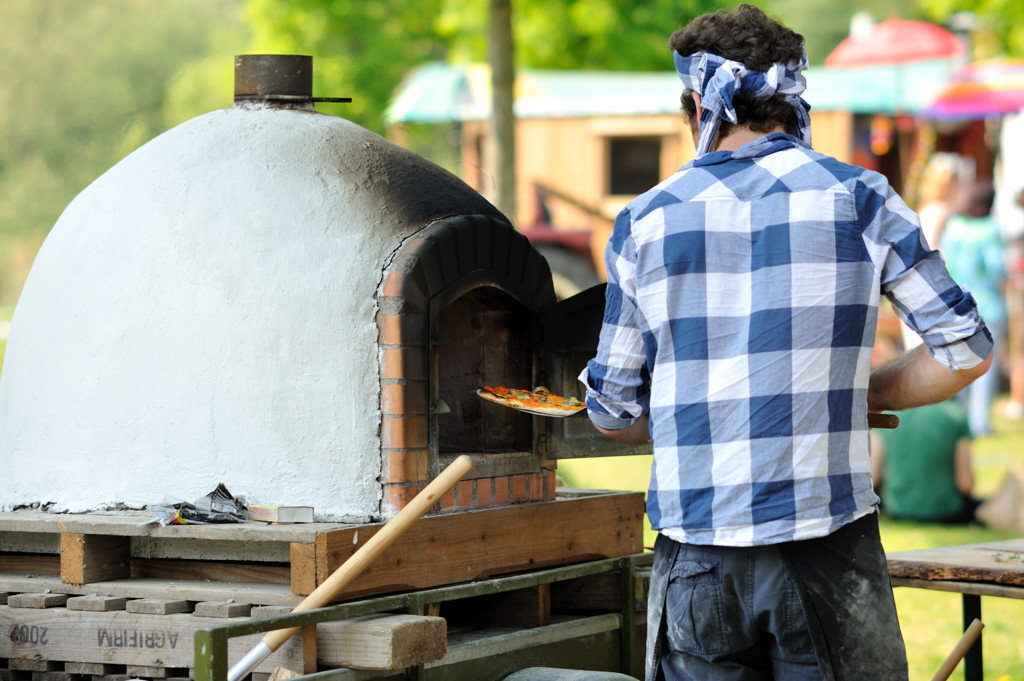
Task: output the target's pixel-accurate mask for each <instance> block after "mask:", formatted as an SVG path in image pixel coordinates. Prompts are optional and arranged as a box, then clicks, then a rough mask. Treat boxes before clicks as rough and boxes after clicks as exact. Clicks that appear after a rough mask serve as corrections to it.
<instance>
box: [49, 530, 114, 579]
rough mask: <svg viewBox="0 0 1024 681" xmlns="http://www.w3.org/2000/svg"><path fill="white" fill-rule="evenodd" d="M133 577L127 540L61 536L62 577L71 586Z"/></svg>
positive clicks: (64, 533)
mask: <svg viewBox="0 0 1024 681" xmlns="http://www.w3.org/2000/svg"><path fill="white" fill-rule="evenodd" d="M130 574H131V542H130V540H129V539H128V538H127V537H109V536H104V535H88V534H77V533H71V532H63V533H61V535H60V577H61V579H62V580H63V581H65V582H67V583H68V584H86V583H88V582H99V581H105V580H108V579H121V578H122V577H128V576H129V575H130Z"/></svg>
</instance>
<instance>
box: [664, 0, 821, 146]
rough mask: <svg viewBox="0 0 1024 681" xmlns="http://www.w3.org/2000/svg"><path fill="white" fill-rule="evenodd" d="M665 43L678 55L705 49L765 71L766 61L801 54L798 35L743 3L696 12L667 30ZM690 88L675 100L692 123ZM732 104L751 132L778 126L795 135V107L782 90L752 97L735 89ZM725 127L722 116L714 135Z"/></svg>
mask: <svg viewBox="0 0 1024 681" xmlns="http://www.w3.org/2000/svg"><path fill="white" fill-rule="evenodd" d="M668 46H669V48H670V49H672V50H673V51H675V52H678V53H679V54H681V55H683V56H684V57H689V56H691V55H693V54H696V53H697V52H709V53H711V54H716V55H718V56H720V57H724V58H726V59H732V60H733V61H738V62H742V63H743V64H744V65H746V67H747V68H748V69H751V70H754V71H767V70H768V69H769V68H770V67H771V66H772V64H776V63H782V64H788V63H789V62H791V61H799V60H800V58H801V57H802V56H803V49H804V47H803V46H804V38H803V36H802V35H800V34H799V33H796V32H795V31H793V30H791V29H788V28H786V27H785V26H783V25H782V24H781V23H779V22H778V21H775V20H774V19H771V18H769V17H768V16H767V15H765V13H764V12H762V11H761V10H760V9H758V8H757V7H754V6H753V5H748V4H743V5H740V6H739V7H737V8H736V9H735V10H732V11H730V10H719V11H717V12H712V13H709V14H703V15H701V16H699V17H697V18H696V19H694V20H693V21H691V22H690V23H689V24H688V25H687V26H686V27H685V28H681V29H679V30H678V31H676V32H675V33H673V34H672V37H671V38H670V39H669V41H668ZM690 92H691V91H690V90H686V91H685V92H683V94H682V96H681V97H680V100H679V101H680V103H681V104H682V109H683V115H684V116H685V117H686V118H687V120H689V121H691V122H692V123H694V124H695V123H696V121H694V118H695V117H696V115H697V106H696V104H694V102H693V99H692V98H691V97H690ZM733 106H734V107H735V109H736V117H737V119H738V120H739V122H740V124H742V125H745V126H747V127H749V128H750V129H751V130H753V131H754V132H769V131H771V130H772V129H773V128H775V127H776V126H779V125H781V126H783V128H784V129H785V130H786V132H788V133H789V134H791V135H795V134H797V116H796V111H795V110H794V109H793V107H792V105H791V104H789V102H787V101H786V97H785V95H775V96H774V97H771V98H769V99H766V100H758V99H756V98H755V97H754V96H753V95H751V94H749V93H745V92H740V93H737V94H736V97H735V98H734V99H733ZM731 129H732V126H731V125H730V124H729V123H727V122H726V121H722V124H721V127H720V128H719V136H720V137H724V136H726V135H728V134H729V132H730V130H731Z"/></svg>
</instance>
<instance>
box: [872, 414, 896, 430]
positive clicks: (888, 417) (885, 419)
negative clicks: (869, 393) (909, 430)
mask: <svg viewBox="0 0 1024 681" xmlns="http://www.w3.org/2000/svg"><path fill="white" fill-rule="evenodd" d="M898 425H900V417H899V416H897V415H896V414H882V413H880V412H872V413H870V414H868V428H895V427H896V426H898Z"/></svg>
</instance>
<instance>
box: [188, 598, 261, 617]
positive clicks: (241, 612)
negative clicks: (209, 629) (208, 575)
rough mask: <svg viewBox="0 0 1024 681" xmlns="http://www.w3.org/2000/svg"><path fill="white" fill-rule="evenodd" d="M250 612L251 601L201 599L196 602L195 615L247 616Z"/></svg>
mask: <svg viewBox="0 0 1024 681" xmlns="http://www.w3.org/2000/svg"><path fill="white" fill-rule="evenodd" d="M251 612H252V604H251V603H235V602H234V601H203V602H201V603H196V609H195V612H193V613H192V614H193V615H195V616H196V617H248V616H249V614H250V613H251Z"/></svg>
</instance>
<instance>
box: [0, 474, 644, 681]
mask: <svg viewBox="0 0 1024 681" xmlns="http://www.w3.org/2000/svg"><path fill="white" fill-rule="evenodd" d="M642 515H643V495H642V494H638V493H608V492H602V493H597V492H588V493H583V492H579V493H572V494H563V495H561V496H560V497H559V498H558V499H556V500H554V501H550V502H541V503H533V504H524V505H519V506H514V507H499V508H491V509H486V510H479V511H467V512H462V513H452V514H445V515H435V516H427V517H425V518H422V519H421V520H420V521H419V522H418V523H416V524H415V525H414V526H413V528H412V529H411V530H409V531H408V532H407V533H406V535H404V536H403V537H402V539H401V540H400V541H398V542H396V543H395V544H394V545H392V546H391V547H390V548H389V549H388V550H387V551H385V552H384V554H383V555H381V556H380V557H379V558H378V559H377V561H375V563H374V565H373V566H372V567H371V569H370V570H368V571H367V572H366V573H364V574H363V575H362V576H361V577H360V578H358V579H357V580H355V581H354V582H352V583H351V584H350V585H349V586H348V587H347V588H346V589H345V590H344V591H343V592H342V593H341V594H339V595H338V597H337V599H336V600H337V601H350V600H352V599H354V598H358V597H365V596H372V595H382V594H393V593H401V592H413V591H417V590H423V589H430V588H433V587H439V586H445V585H452V584H464V583H470V582H477V581H480V580H486V579H489V578H491V577H494V576H497V575H503V574H510V573H518V572H523V571H527V570H536V569H539V568H544V567H552V566H560V565H568V564H572V563H579V562H581V561H589V560H595V559H602V558H614V557H618V556H628V555H632V554H636V553H638V552H640V551H642V544H641V537H642ZM147 519H148V518H147V517H146V516H144V515H139V514H127V513H121V514H82V515H56V514H49V513H40V512H22V511H18V512H12V513H0V626H2V627H3V632H4V633H3V634H2V635H0V681H6V679H12V680H13V681H29V680H31V681H65V680H67V679H69V678H70V677H78V676H90V677H96V678H97V679H99V678H102V679H104V680H105V681H119V680H120V679H122V678H129V677H133V678H147V679H175V678H178V677H181V678H184V677H187V676H189V675H190V674H191V673H192V669H194V661H193V658H194V651H193V645H192V641H193V635H194V633H195V631H197V630H199V629H209V628H214V627H217V626H221V625H223V624H225V623H232V622H238V621H239V618H262V617H267V616H272V615H280V614H283V613H286V612H289V611H290V610H291V608H292V607H294V606H295V605H297V604H298V603H299V602H300V601H301V600H302V598H303V597H304V596H305V595H308V594H309V593H311V592H312V591H313V590H314V589H315V588H316V587H317V586H318V585H319V584H321V583H323V581H324V580H326V578H327V577H328V576H329V575H330V574H331V573H332V572H333V571H334V569H336V568H337V567H338V566H339V565H340V564H342V563H343V562H344V561H345V560H346V559H347V558H348V557H349V556H350V555H351V554H352V553H354V552H355V550H356V549H358V548H359V547H360V546H361V545H362V544H363V543H364V542H366V541H367V540H368V539H369V538H370V537H371V536H372V535H373V534H374V533H375V532H377V531H378V530H379V529H380V528H381V527H382V524H367V525H351V524H340V523H311V524H301V525H298V524H297V525H268V524H264V523H257V522H248V523H245V524H240V525H188V526H170V527H161V526H159V525H152V524H149V525H147V524H143V523H144V521H145V520H147ZM541 592H542V590H541ZM537 603H539V604H540V605H539V606H537V605H536V604H535V606H534V608H535V609H536V607H547V608H550V604H549V603H547V604H546V605H545V603H544V600H543V599H540V600H538V601H537ZM435 614H436V613H433V612H425V613H420V614H409V615H405V614H400V615H395V614H393V613H392V614H387V615H375V616H373V617H371V618H370V619H369V620H367V621H363V620H362V619H360V618H356V619H354V620H346V621H344V622H331V623H320V624H318V625H316V627H315V631H314V630H313V628H312V627H309V628H307V629H309V631H305V630H304V634H303V635H302V636H295V637H293V638H292V640H290V641H289V643H288V644H286V645H285V646H283V647H282V648H281V649H280V650H278V651H277V652H276V653H275V654H274V655H273V656H272V657H271V658H270V659H268V660H267V661H266V662H264V663H263V665H262V666H261V667H259V668H257V669H256V672H255V674H254V678H256V679H257V681H258V678H257V677H258V676H259V675H263V674H268V675H269V674H270V673H272V672H273V671H274V670H275V669H278V668H280V669H286V670H290V671H296V672H301V671H306V672H309V671H314V670H316V669H324V668H335V667H338V666H355V667H360V668H370V669H397V668H404V667H406V666H413V665H420V664H424V663H425V662H427V661H429V660H428V659H423V656H424V655H426V656H427V657H430V656H431V655H441V656H443V655H444V648H445V640H446V635H445V620H444V619H443V618H441V617H437V616H432V615H435ZM382 618H383V619H382ZM388 618H390V619H388ZM396 618H397V619H396ZM541 620H543V617H541ZM353 627H357V628H356V629H353ZM359 627H362V628H361V629H360V628H359ZM366 627H370V629H369V630H367V629H366ZM367 631H370V632H371V633H369V634H368V633H366V632H367ZM352 636H357V639H358V640H361V641H363V643H360V644H359V645H357V646H356V648H357V649H358V650H357V651H353V650H352V649H351V647H348V648H346V644H345V641H347V640H350V639H351V637H352ZM367 637H369V638H367ZM258 639H259V636H257V635H253V636H243V637H239V638H237V639H232V643H231V648H230V652H231V655H232V656H234V655H235V654H236V653H237V654H238V655H241V654H243V653H244V652H246V651H247V650H248V649H249V648H251V647H252V645H254V644H255V642H256V641H258ZM366 641H371V643H366ZM409 641H415V645H413V644H410V643H408V642H409ZM403 646H404V648H411V649H415V650H417V651H420V652H419V653H417V655H418V656H417V655H411V656H410V654H409V653H407V652H404V653H403V652H401V651H402V650H403V649H404V648H403ZM357 653H360V654H362V653H373V654H374V655H377V657H376V658H373V659H364V658H365V656H364V658H359V659H357V658H358V655H357ZM395 665H399V666H397V667H396V666H395Z"/></svg>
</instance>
